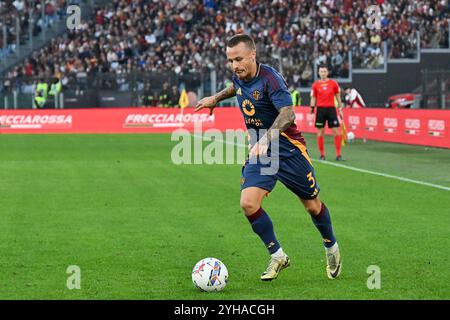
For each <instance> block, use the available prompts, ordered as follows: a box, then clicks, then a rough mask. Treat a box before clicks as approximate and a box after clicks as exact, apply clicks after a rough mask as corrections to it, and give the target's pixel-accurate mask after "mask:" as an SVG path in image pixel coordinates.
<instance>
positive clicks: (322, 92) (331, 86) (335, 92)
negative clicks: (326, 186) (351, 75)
mask: <svg viewBox="0 0 450 320" xmlns="http://www.w3.org/2000/svg"><path fill="white" fill-rule="evenodd" d="M319 76H320V79H319V80H317V81H316V82H314V84H313V85H312V90H311V113H314V110H315V109H316V107H317V112H316V121H315V126H316V128H317V129H318V131H317V145H318V147H319V151H320V159H321V160H325V143H324V135H325V124H326V123H328V128H330V129H332V130H333V136H334V146H335V148H336V160H337V161H340V160H342V155H341V144H342V134H341V130H339V128H340V123H339V119H338V115H337V109H336V106H335V99H336V101H337V104H338V105H337V108H338V109H339V113H340V114H341V117H342V101H341V90H340V88H339V85H338V84H337V82H336V81H334V80H332V79H329V78H328V67H327V66H326V65H320V66H319Z"/></svg>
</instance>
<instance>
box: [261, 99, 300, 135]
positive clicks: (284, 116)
mask: <svg viewBox="0 0 450 320" xmlns="http://www.w3.org/2000/svg"><path fill="white" fill-rule="evenodd" d="M294 123H295V111H294V107H292V106H290V107H283V108H281V109H280V113H279V114H278V117H276V118H275V121H274V122H273V124H272V126H271V127H270V128H269V130H268V131H267V133H266V136H267V141H269V142H270V141H272V137H273V136H274V130H278V132H279V133H281V132H283V131H285V130H286V129H287V128H289V127H290V126H291V125H292V124H294Z"/></svg>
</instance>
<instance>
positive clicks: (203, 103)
mask: <svg viewBox="0 0 450 320" xmlns="http://www.w3.org/2000/svg"><path fill="white" fill-rule="evenodd" d="M235 95H236V90H235V89H234V86H233V85H231V86H229V87H227V88H225V89H223V90H222V91H220V92H218V93H216V94H215V95H213V96H210V97H205V98H203V99H201V100H200V101H199V102H198V103H197V105H196V106H195V112H197V111H199V110H202V109H204V108H209V115H212V114H213V110H214V108H215V107H216V105H217V104H218V103H219V102H220V101H222V100H226V99H228V98H231V97H234V96H235Z"/></svg>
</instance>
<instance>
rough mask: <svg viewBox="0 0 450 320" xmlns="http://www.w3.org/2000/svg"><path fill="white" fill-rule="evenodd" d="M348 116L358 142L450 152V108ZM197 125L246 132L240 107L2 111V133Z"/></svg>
mask: <svg viewBox="0 0 450 320" xmlns="http://www.w3.org/2000/svg"><path fill="white" fill-rule="evenodd" d="M309 110H310V109H309V108H307V107H298V108H296V114H297V125H298V127H299V128H300V130H302V131H303V132H315V131H316V130H315V128H314V115H312V114H310V113H309ZM344 118H345V123H346V126H347V131H352V132H353V133H354V134H355V136H356V138H366V139H368V140H381V141H389V142H398V143H406V144H417V145H425V146H434V147H444V148H450V110H405V109H371V108H367V109H346V110H344ZM195 123H197V124H198V123H201V126H202V129H203V130H206V129H210V128H214V129H219V130H222V131H224V130H226V129H245V126H244V121H243V120H242V115H241V113H240V111H239V109H238V108H217V109H216V110H215V112H214V115H213V116H209V114H208V112H207V111H204V112H203V111H202V112H199V113H194V109H192V108H186V109H184V110H183V111H182V112H180V109H164V108H120V109H116V108H114V109H65V110H0V134H9V133H30V134H34V133H152V132H153V133H163V132H166V133H170V132H172V131H173V130H175V129H178V128H184V129H187V130H189V131H193V130H194V124H195ZM327 132H328V131H327Z"/></svg>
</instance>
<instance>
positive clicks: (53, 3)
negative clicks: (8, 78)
mask: <svg viewBox="0 0 450 320" xmlns="http://www.w3.org/2000/svg"><path fill="white" fill-rule="evenodd" d="M42 5H44V16H43V17H42V16H41V14H42ZM66 5H67V1H66V0H35V1H34V2H31V1H25V0H5V1H0V58H5V57H6V56H7V55H9V54H11V53H13V52H14V51H15V49H16V48H15V47H16V43H17V38H18V37H19V43H20V44H21V45H22V44H25V43H26V42H27V41H28V40H29V30H30V22H31V23H32V25H31V34H32V36H33V37H34V36H37V35H39V34H40V33H41V32H42V30H43V28H46V27H49V26H52V25H53V24H54V23H55V21H56V20H57V19H61V18H62V17H63V16H64V15H65V10H66ZM17 18H18V19H19V28H17V22H16V20H17ZM3 26H6V29H5V31H6V46H5V44H4V34H3Z"/></svg>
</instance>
